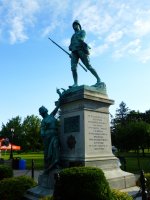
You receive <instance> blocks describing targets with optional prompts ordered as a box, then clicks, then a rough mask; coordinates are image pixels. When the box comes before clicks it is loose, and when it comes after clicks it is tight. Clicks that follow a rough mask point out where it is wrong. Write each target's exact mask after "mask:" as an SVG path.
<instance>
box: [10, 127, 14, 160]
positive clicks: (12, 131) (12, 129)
mask: <svg viewBox="0 0 150 200" xmlns="http://www.w3.org/2000/svg"><path fill="white" fill-rule="evenodd" d="M10 130H11V149H10V157H9V158H10V159H13V149H12V142H13V136H14V131H15V129H14V128H11V129H10Z"/></svg>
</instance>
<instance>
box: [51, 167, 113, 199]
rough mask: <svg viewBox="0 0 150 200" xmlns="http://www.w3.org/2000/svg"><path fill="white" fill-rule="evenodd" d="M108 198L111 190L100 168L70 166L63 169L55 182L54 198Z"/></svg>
mask: <svg viewBox="0 0 150 200" xmlns="http://www.w3.org/2000/svg"><path fill="white" fill-rule="evenodd" d="M58 196H59V197H60V200H77V199H78V200H83V199H86V200H110V199H111V190H110V188H109V184H108V182H107V180H106V178H105V176H104V173H103V171H102V170H101V169H99V168H95V167H72V168H66V169H63V170H62V171H61V172H60V174H59V180H58V181H57V183H56V187H55V192H54V200H55V199H57V197H58Z"/></svg>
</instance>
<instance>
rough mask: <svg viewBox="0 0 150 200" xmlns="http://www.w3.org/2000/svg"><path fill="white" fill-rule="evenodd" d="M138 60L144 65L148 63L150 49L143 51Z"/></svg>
mask: <svg viewBox="0 0 150 200" xmlns="http://www.w3.org/2000/svg"><path fill="white" fill-rule="evenodd" d="M138 59H139V60H140V61H141V62H142V63H147V62H148V61H150V48H146V49H144V50H142V51H141V52H140V53H139V55H138Z"/></svg>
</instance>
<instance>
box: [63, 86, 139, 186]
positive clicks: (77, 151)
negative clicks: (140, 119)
mask: <svg viewBox="0 0 150 200" xmlns="http://www.w3.org/2000/svg"><path fill="white" fill-rule="evenodd" d="M113 104H114V101H113V100H111V99H109V98H108V95H107V94H106V92H102V91H101V90H99V89H96V88H94V87H89V86H84V85H83V86H80V87H76V88H74V89H73V90H69V91H67V92H65V93H64V94H63V96H62V101H61V114H60V119H61V134H60V141H61V162H62V166H63V167H70V166H93V167H98V168H101V169H102V170H103V171H104V173H105V176H106V178H107V180H108V181H109V183H110V185H111V187H113V188H118V189H123V188H126V187H130V186H135V182H136V176H135V175H134V174H131V173H128V172H124V171H122V170H121V169H120V167H119V165H118V158H116V157H115V156H114V154H113V153H112V145H111V135H110V125H109V124H110V122H109V106H110V105H113Z"/></svg>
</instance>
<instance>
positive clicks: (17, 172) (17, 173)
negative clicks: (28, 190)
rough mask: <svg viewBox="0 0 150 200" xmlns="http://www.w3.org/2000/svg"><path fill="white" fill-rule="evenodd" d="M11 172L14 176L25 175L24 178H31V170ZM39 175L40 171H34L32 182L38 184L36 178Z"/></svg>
mask: <svg viewBox="0 0 150 200" xmlns="http://www.w3.org/2000/svg"><path fill="white" fill-rule="evenodd" d="M13 172H14V176H23V175H26V176H29V177H32V171H31V170H13ZM41 173H42V170H34V180H35V181H36V182H38V176H39V174H41Z"/></svg>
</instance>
